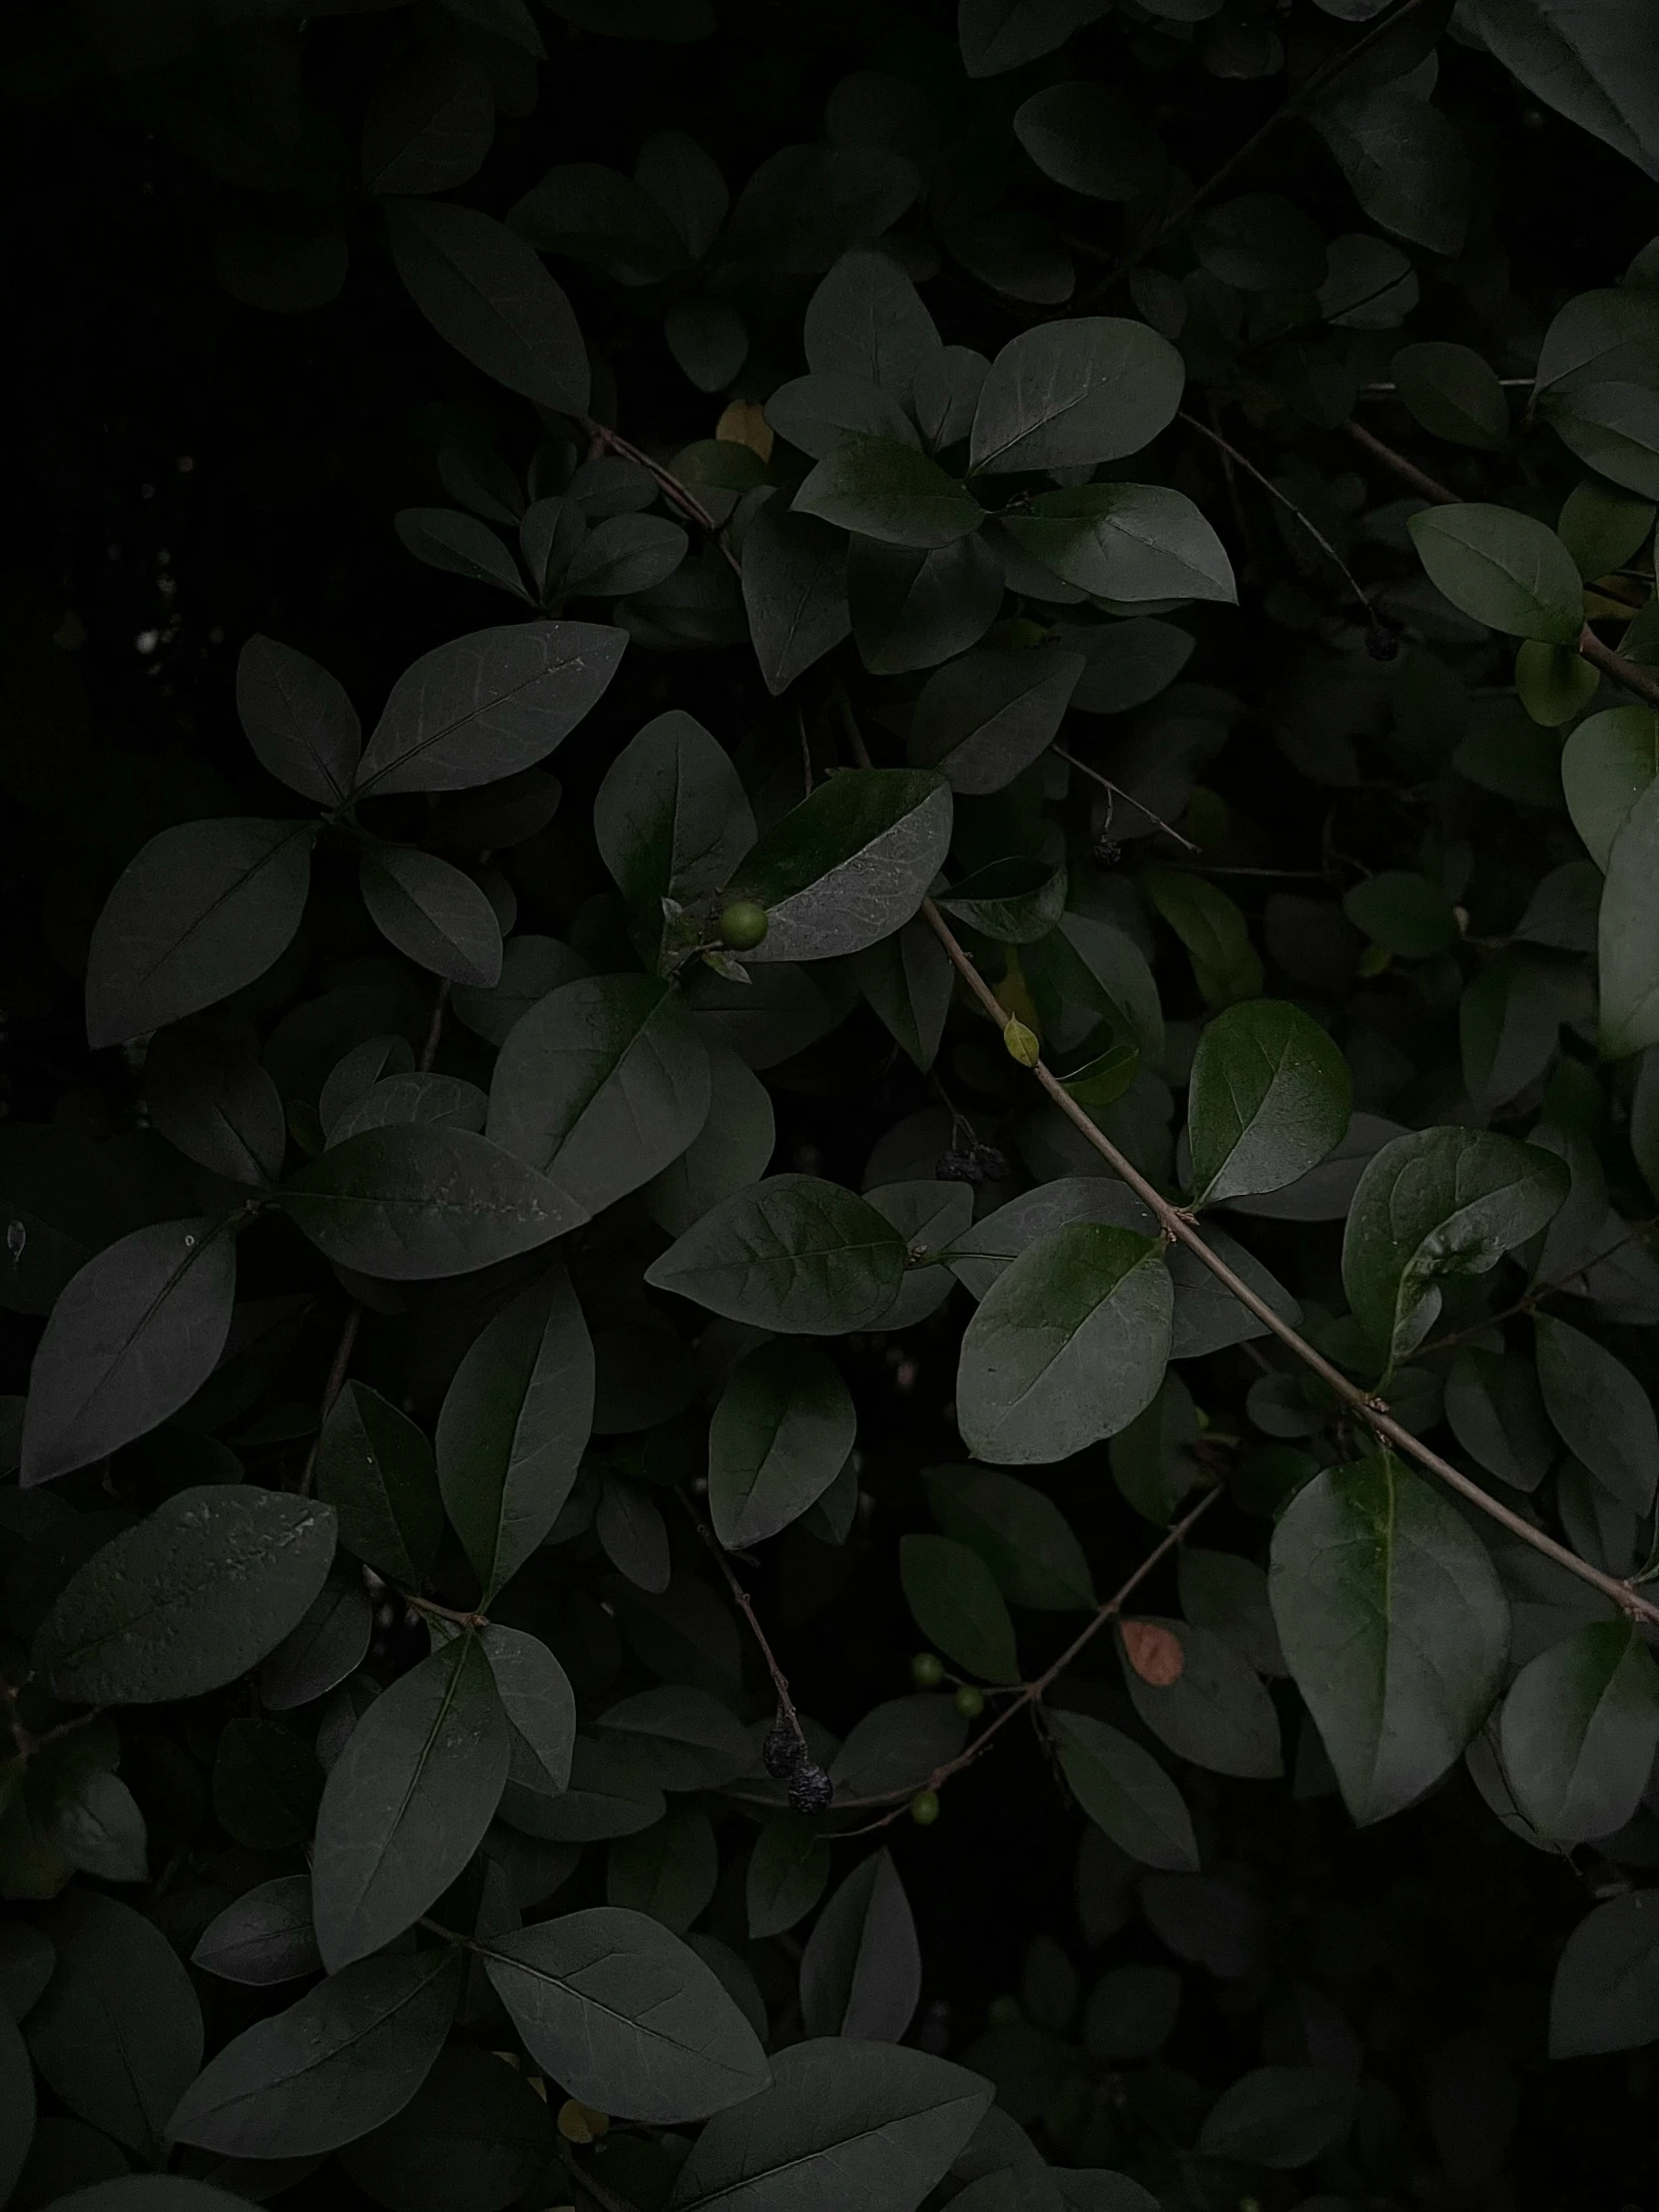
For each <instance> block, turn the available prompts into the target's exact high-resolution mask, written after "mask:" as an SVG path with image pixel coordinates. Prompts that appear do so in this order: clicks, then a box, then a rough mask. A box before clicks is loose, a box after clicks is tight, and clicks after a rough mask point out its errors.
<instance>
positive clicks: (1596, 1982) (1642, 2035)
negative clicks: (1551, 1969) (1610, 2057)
mask: <svg viewBox="0 0 1659 2212" xmlns="http://www.w3.org/2000/svg"><path fill="white" fill-rule="evenodd" d="M1656 2036H1659V1898H1655V1896H1654V1894H1653V1892H1652V1891H1651V1890H1637V1891H1634V1892H1631V1893H1629V1894H1627V1895H1626V1896H1624V1897H1619V1898H1611V1899H1609V1900H1608V1902H1607V1903H1606V1904H1605V1905H1598V1906H1597V1907H1596V1908H1595V1910H1594V1912H1592V1913H1589V1914H1587V1915H1586V1916H1585V1918H1584V1919H1583V1920H1581V1921H1580V1922H1579V1924H1578V1926H1577V1927H1576V1928H1575V1929H1574V1930H1573V1932H1572V1934H1571V1935H1570V1936H1568V1937H1567V1947H1566V1949H1565V1950H1563V1951H1562V1953H1561V1956H1560V1958H1559V1960H1558V1961H1557V1963H1556V1967H1555V1982H1554V1986H1553V1987H1552V1988H1551V1990H1550V1993H1549V2055H1550V2056H1551V2058H1583V2057H1586V2056H1588V2055H1589V2054H1590V2053H1591V2052H1594V2051H1603V2050H1634V2049H1635V2048H1637V2047H1638V2046H1639V2045H1640V2044H1643V2043H1651V2042H1652V2041H1653V2040H1654V2038H1655V2037H1656Z"/></svg>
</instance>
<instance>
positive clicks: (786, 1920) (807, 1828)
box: [746, 1813, 830, 1942]
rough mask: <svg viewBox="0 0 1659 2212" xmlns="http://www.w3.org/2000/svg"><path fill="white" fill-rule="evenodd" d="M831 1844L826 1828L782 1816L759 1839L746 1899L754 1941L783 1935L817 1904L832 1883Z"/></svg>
mask: <svg viewBox="0 0 1659 2212" xmlns="http://www.w3.org/2000/svg"><path fill="white" fill-rule="evenodd" d="M829 1882H830V1840H829V1838H828V1837H827V1836H826V1834H825V1832H824V1829H823V1827H822V1826H821V1824H820V1823H819V1822H817V1821H815V1820H811V1819H808V1818H806V1817H805V1816H804V1815H802V1814H800V1813H780V1814H778V1815H777V1816H776V1817H775V1818H774V1819H772V1820H769V1821H768V1822H767V1823H766V1825H765V1826H764V1827H763V1828H762V1830H761V1833H760V1835H759V1837H758V1838H757V1839H756V1843H755V1851H754V1856H753V1857H752V1858H751V1860H750V1862H749V1875H748V1881H747V1887H746V1897H747V1901H748V1909H749V1939H750V1941H751V1942H760V1941H762V1940H763V1939H764V1938H765V1937H766V1936H782V1935H784V1934H786V1933H787V1931H788V1930H790V1929H792V1928H794V1927H795V1926H796V1924H797V1923H798V1922H799V1921H802V1920H804V1919H805V1918H806V1916H807V1915H808V1914H809V1913H810V1912H811V1911H812V1910H813V1907H814V1906H815V1905H817V1903H818V1901H819V1899H820V1898H821V1897H823V1895H824V1893H825V1890H826V1889H827V1888H828V1887H829Z"/></svg>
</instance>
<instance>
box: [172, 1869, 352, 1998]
mask: <svg viewBox="0 0 1659 2212" xmlns="http://www.w3.org/2000/svg"><path fill="white" fill-rule="evenodd" d="M190 1962H191V1964H192V1965H193V1966H200V1967H201V1968H202V1970H203V1972H204V1973H211V1974H217V1975H218V1976H219V1977H220V1979H221V1980H224V1981H240V1982H243V1983H245V1984H246V1985H247V1986H249V1987H250V1988H256V1989H263V1988H268V1987H270V1986H272V1985H273V1984H274V1983H277V1982H282V1981H298V1980H300V1979H302V1978H308V1977H309V1976H310V1975H311V1974H313V1973H320V1972H321V1971H322V1960H321V1959H320V1958H319V1957H318V1956H317V1951H316V1936H315V1935H314V1933H313V1931H312V1929H311V1878H310V1875H309V1874H308V1873H306V1874H282V1875H277V1877H276V1879H275V1880H274V1881H271V1882H262V1883H259V1884H258V1885H257V1886H256V1887H255V1888H254V1889H252V1890H245V1891H244V1892H243V1894H242V1896H241V1897H240V1898H238V1899H237V1900H236V1902H235V1904H233V1905H228V1906H226V1908H225V1910H224V1911H223V1912H222V1913H218V1914H216V1915H215V1916H214V1918H213V1919H212V1920H211V1921H210V1922H209V1923H208V1925H207V1927H206V1928H205V1929H204V1930H203V1932H202V1934H201V1936H199V1938H198V1939H197V1944H196V1948H195V1949H194V1950H193V1951H192V1952H191V1954H190Z"/></svg>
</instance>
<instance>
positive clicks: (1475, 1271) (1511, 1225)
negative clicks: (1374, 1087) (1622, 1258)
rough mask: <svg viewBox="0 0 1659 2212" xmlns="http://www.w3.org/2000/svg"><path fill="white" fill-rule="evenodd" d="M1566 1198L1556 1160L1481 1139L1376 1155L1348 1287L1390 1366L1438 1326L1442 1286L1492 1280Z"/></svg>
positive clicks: (1347, 1266)
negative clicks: (1449, 1279)
mask: <svg viewBox="0 0 1659 2212" xmlns="http://www.w3.org/2000/svg"><path fill="white" fill-rule="evenodd" d="M1566 1192H1567V1172H1566V1170H1565V1168H1564V1167H1563V1166H1562V1165H1561V1163H1560V1161H1559V1160H1557V1159H1555V1158H1554V1157H1553V1156H1552V1155H1551V1154H1549V1153H1545V1152H1543V1151H1541V1150H1540V1149H1539V1148H1538V1147H1536V1146H1533V1145H1522V1144H1517V1143H1516V1142H1515V1141H1514V1139H1513V1138H1511V1137H1495V1136H1492V1135H1490V1134H1488V1133H1487V1132H1485V1131H1483V1130H1475V1129H1420V1130H1416V1131H1413V1132H1412V1134H1411V1135H1409V1136H1405V1137H1396V1138H1394V1139H1393V1141H1392V1143H1390V1144H1385V1145H1384V1146H1383V1149H1382V1151H1381V1152H1379V1153H1376V1154H1375V1155H1374V1156H1373V1158H1372V1159H1371V1160H1370V1161H1369V1162H1368V1163H1367V1166H1366V1170H1365V1173H1364V1174H1363V1175H1362V1176H1361V1178H1360V1184H1359V1188H1358V1189H1357V1190H1356V1192H1355V1194H1354V1204H1353V1207H1352V1209H1351V1211H1350V1213H1349V1217H1348V1231H1347V1234H1346V1236H1345V1237H1344V1240H1343V1284H1344V1287H1345V1288H1346V1290H1347V1292H1348V1296H1349V1303H1350V1305H1351V1306H1352V1307H1353V1309H1354V1312H1355V1315H1356V1317H1357V1319H1358V1320H1359V1321H1360V1323H1361V1325H1362V1327H1363V1328H1364V1329H1365V1331H1366V1334H1367V1335H1368V1336H1369V1337H1370V1338H1371V1339H1372V1341H1373V1342H1374V1344H1376V1345H1377V1346H1378V1347H1379V1348H1380V1350H1382V1351H1383V1354H1384V1355H1385V1357H1386V1359H1387V1361H1388V1363H1389V1365H1390V1366H1391V1365H1392V1364H1393V1363H1394V1362H1396V1361H1399V1360H1403V1359H1406V1358H1408V1357H1409V1355H1410V1354H1411V1353H1412V1352H1414V1351H1415V1350H1416V1348H1417V1346H1418V1345H1420V1344H1421V1342H1422V1341H1423V1339H1424V1337H1426V1336H1427V1334H1428V1332H1429V1330H1430V1329H1432V1327H1433V1326H1434V1322H1435V1320H1436V1318H1437V1316H1438V1314H1439V1311H1440V1288H1439V1281H1438V1279H1439V1278H1440V1277H1442V1276H1447V1275H1484V1274H1486V1273H1487V1272H1488V1271H1489V1270H1490V1269H1492V1268H1494V1267H1496V1265H1497V1263H1498V1261H1499V1260H1500V1259H1502V1257H1503V1255H1504V1253H1505V1252H1507V1251H1509V1250H1510V1248H1511V1247H1512V1246H1514V1245H1517V1244H1522V1243H1524V1242H1525V1240H1526V1239H1527V1238H1528V1237H1530V1236H1533V1235H1535V1234H1536V1232H1537V1231H1538V1230H1540V1229H1542V1228H1543V1226H1544V1224H1545V1223H1546V1222H1547V1221H1548V1220H1549V1219H1550V1217H1551V1215H1553V1214H1554V1213H1555V1212H1556V1211H1557V1210H1558V1208H1559V1207H1560V1205H1561V1202H1562V1200H1563V1199H1564V1198H1565V1196H1566Z"/></svg>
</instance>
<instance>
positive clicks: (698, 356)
mask: <svg viewBox="0 0 1659 2212" xmlns="http://www.w3.org/2000/svg"><path fill="white" fill-rule="evenodd" d="M663 338H664V340H665V342H666V343H667V346H668V349H669V351H670V352H671V353H672V354H673V355H674V358H675V359H676V360H677V361H678V362H679V364H680V366H681V367H682V368H683V369H684V370H685V372H686V374H687V375H688V376H689V377H690V378H691V380H692V382H693V383H694V384H695V385H696V386H697V388H698V390H699V391H723V390H724V389H725V388H726V386H727V385H728V384H730V383H731V382H732V381H733V379H734V378H735V377H736V376H737V375H738V373H739V371H740V370H741V369H742V367H743V364H744V362H745V361H746V360H747V359H748V357H749V325H748V323H747V322H745V320H744V318H743V316H742V315H741V314H739V312H738V310H737V308H736V307H733V306H729V305H728V304H727V302H726V301H725V300H724V299H677V300H676V301H675V303H674V304H673V306H671V307H670V308H669V310H668V312H667V314H666V315H664V317H663ZM681 534H682V537H683V536H684V532H682V533H681Z"/></svg>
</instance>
